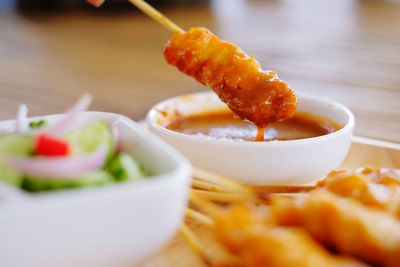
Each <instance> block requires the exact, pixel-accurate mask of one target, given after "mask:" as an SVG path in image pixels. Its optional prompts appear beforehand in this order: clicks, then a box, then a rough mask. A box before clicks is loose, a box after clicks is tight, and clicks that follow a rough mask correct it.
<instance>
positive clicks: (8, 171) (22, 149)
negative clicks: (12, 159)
mask: <svg viewBox="0 0 400 267" xmlns="http://www.w3.org/2000/svg"><path fill="white" fill-rule="evenodd" d="M34 146H35V139H34V137H33V136H21V135H4V136H0V181H3V182H6V183H8V184H10V185H13V186H17V187H19V186H20V185H21V183H22V178H23V175H22V174H21V173H20V172H19V171H16V170H14V169H12V168H10V167H9V166H7V164H5V163H4V162H2V161H1V158H2V157H7V156H19V157H20V156H29V155H31V154H32V152H33V149H34Z"/></svg>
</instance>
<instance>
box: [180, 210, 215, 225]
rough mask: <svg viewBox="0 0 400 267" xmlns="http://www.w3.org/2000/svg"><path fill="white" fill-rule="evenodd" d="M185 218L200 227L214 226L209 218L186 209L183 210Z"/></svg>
mask: <svg viewBox="0 0 400 267" xmlns="http://www.w3.org/2000/svg"><path fill="white" fill-rule="evenodd" d="M185 213H186V216H187V217H188V218H190V219H192V220H194V221H196V222H199V223H201V224H202V225H205V226H207V227H212V226H214V220H213V219H211V218H210V217H208V216H206V215H204V214H203V213H201V212H198V211H195V210H193V209H190V208H186V210H185Z"/></svg>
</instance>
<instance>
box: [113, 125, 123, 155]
mask: <svg viewBox="0 0 400 267" xmlns="http://www.w3.org/2000/svg"><path fill="white" fill-rule="evenodd" d="M121 122H122V120H121V119H118V120H116V121H114V122H113V123H112V124H111V132H112V136H113V141H114V145H115V150H116V151H117V152H120V151H121V150H122V141H121V132H120V130H119V125H120V124H121Z"/></svg>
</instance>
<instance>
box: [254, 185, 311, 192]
mask: <svg viewBox="0 0 400 267" xmlns="http://www.w3.org/2000/svg"><path fill="white" fill-rule="evenodd" d="M253 188H254V190H255V191H256V192H263V193H270V194H271V193H304V192H309V191H311V190H314V189H315V188H316V186H314V185H267V186H255V187H253Z"/></svg>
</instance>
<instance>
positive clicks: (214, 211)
mask: <svg viewBox="0 0 400 267" xmlns="http://www.w3.org/2000/svg"><path fill="white" fill-rule="evenodd" d="M189 198H190V201H191V202H192V204H194V205H195V206H196V207H197V208H199V209H200V211H201V212H205V213H208V214H209V215H211V217H213V218H215V217H217V216H218V215H219V214H221V211H222V210H223V209H222V208H221V207H220V206H218V205H216V204H214V203H212V202H210V201H209V200H207V199H204V198H203V197H202V196H199V195H198V194H197V193H196V192H193V190H192V191H191V193H190V196H189Z"/></svg>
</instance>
